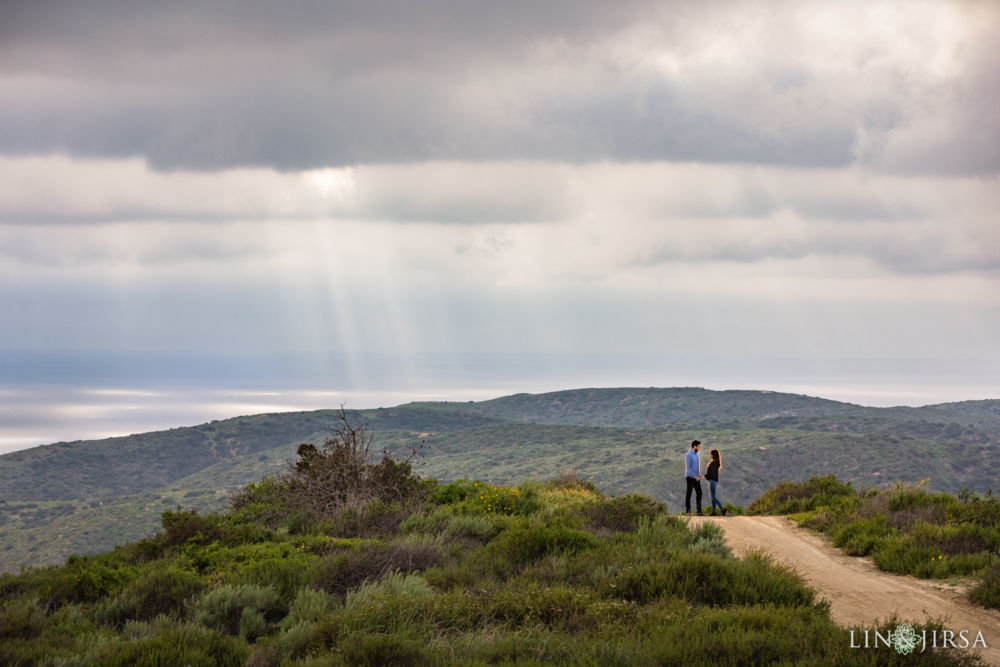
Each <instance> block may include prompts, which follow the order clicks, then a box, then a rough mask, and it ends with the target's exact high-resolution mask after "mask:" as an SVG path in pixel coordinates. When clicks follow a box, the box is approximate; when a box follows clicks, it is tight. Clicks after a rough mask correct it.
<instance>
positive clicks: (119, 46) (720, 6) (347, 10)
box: [0, 0, 1000, 172]
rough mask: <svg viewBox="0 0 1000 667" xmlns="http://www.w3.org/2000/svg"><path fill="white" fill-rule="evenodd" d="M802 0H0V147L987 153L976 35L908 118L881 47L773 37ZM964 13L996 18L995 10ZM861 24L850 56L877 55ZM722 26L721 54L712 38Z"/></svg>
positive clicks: (216, 157) (850, 156) (402, 156)
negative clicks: (945, 98) (925, 108)
mask: <svg viewBox="0 0 1000 667" xmlns="http://www.w3.org/2000/svg"><path fill="white" fill-rule="evenodd" d="M802 6H803V5H802V4H801V3H789V4H787V5H785V4H783V3H778V4H770V5H764V6H751V7H748V6H747V5H744V4H742V3H728V2H715V3H707V4H703V5H698V6H693V5H691V4H689V3H651V2H616V3H608V2H597V1H583V2H577V1H574V2H568V1H563V2H545V3H534V2H505V3H497V2H451V1H439V2H430V3H419V4H417V3H411V2H372V3H336V2H318V1H314V2H295V3H264V2H172V3H135V2H115V1H111V0H103V1H101V0H98V1H96V2H87V3H81V2H70V1H67V2H45V1H44V0H43V1H40V2H17V3H13V6H11V4H10V3H8V5H7V6H6V7H5V8H4V10H3V16H2V20H0V62H3V63H4V69H3V72H2V74H0V97H2V98H3V99H4V100H5V103H4V104H3V105H2V106H0V152H5V153H8V154H27V153H45V152H66V153H70V154H75V155H85V156H114V157H123V156H139V157H143V158H145V159H147V160H148V161H149V162H150V164H152V165H154V166H155V167H157V168H167V169H172V168H194V169H219V168H226V167H232V166H245V165H260V166H274V167H277V168H280V169H299V168H309V167H317V166H335V165H350V164H361V163H369V164H370V163H379V162H411V161H421V160H442V159H443V160H504V159H531V160H555V161H597V160H605V159H609V160H619V161H629V160H639V161H648V160H694V161H710V162H749V163H769V164H787V165H802V166H816V165H828V166H837V165H845V164H849V163H851V162H852V160H856V159H861V160H863V161H867V162H870V163H872V164H876V165H880V164H884V165H887V166H888V167H891V168H892V169H894V170H903V171H905V170H907V169H912V170H916V171H921V170H931V171H934V170H944V171H957V172H961V171H970V170H971V171H991V170H995V169H996V168H997V167H998V166H1000V157H998V155H997V153H996V152H995V151H986V150H985V149H981V148H980V149H977V150H971V151H970V150H969V149H970V148H974V147H977V146H980V147H981V146H983V145H987V146H988V145H995V142H994V143H993V144H990V141H991V140H993V139H995V138H998V137H1000V132H998V130H997V127H996V122H995V119H994V120H991V118H993V116H992V115H990V114H980V115H979V118H981V119H982V124H981V125H980V126H979V127H977V128H975V129H974V131H973V130H970V129H969V128H967V127H965V125H964V123H965V122H966V121H967V117H968V116H970V115H973V114H975V113H976V112H977V110H978V111H988V110H989V109H990V108H991V107H990V105H993V104H994V101H995V99H996V98H995V88H996V86H995V85H993V86H992V87H989V88H987V89H986V90H985V91H984V87H985V84H986V83H989V82H990V81H991V80H992V77H990V76H989V72H990V71H995V70H994V69H992V68H991V67H988V66H982V63H983V62H984V61H985V62H992V61H991V60H990V58H989V57H988V55H984V54H988V53H989V51H981V52H980V50H981V48H982V47H981V45H980V43H979V41H977V40H976V39H975V37H976V36H975V35H973V38H972V39H971V40H970V43H969V44H967V45H966V47H965V51H964V53H966V54H967V57H969V58H976V59H977V60H976V61H975V62H976V63H978V64H979V65H980V67H979V68H978V69H974V68H973V69H970V70H969V72H968V74H967V75H966V74H960V75H956V76H957V77H958V78H957V79H956V82H955V83H954V85H953V86H952V87H951V88H950V90H951V91H952V93H953V95H954V99H955V105H953V106H954V109H962V112H961V114H956V113H954V109H953V106H947V107H946V108H943V109H940V110H936V111H935V110H932V118H931V119H930V121H933V122H932V123H931V125H933V127H932V128H930V129H931V130H932V131H930V132H927V131H922V127H923V126H922V124H921V123H922V121H924V120H926V119H922V118H914V117H912V115H913V114H912V109H913V108H916V106H918V105H914V104H912V102H913V100H910V99H907V95H906V94H901V93H907V92H908V91H909V92H912V91H911V89H912V90H923V88H926V87H927V84H926V82H923V81H920V80H916V81H910V80H908V79H906V78H905V77H903V76H899V77H896V78H895V79H893V77H892V75H894V74H896V73H899V74H901V75H902V74H904V73H905V74H906V75H907V76H911V77H912V76H913V75H912V72H910V71H909V70H908V63H899V64H898V66H897V65H896V64H894V63H892V62H889V64H888V65H885V66H884V69H885V70H886V71H887V72H888V75H886V77H883V78H882V79H876V80H874V81H872V82H870V83H868V82H866V81H863V80H861V78H863V77H862V75H867V74H870V72H869V71H868V70H864V71H862V70H861V69H859V70H858V72H856V73H855V72H850V71H848V72H846V73H843V72H836V71H835V70H830V71H826V70H824V71H819V69H818V68H820V67H821V66H822V63H821V64H820V65H819V66H818V65H816V63H809V62H801V63H800V62H798V61H799V60H802V58H801V55H802V54H799V53H787V52H786V51H785V49H786V48H790V49H796V48H803V47H802V45H798V46H796V45H795V43H794V41H793V42H792V45H791V46H790V47H782V46H781V45H780V44H778V41H777V39H776V38H777V37H779V36H786V35H790V36H791V37H795V35H796V34H797V33H796V31H797V30H799V28H800V26H799V24H798V23H796V21H797V20H798V18H801V17H800V14H799V13H798V12H796V11H793V10H795V9H796V8H799V7H802ZM823 6H824V5H823V3H819V4H817V5H816V7H818V8H822V7H823ZM783 7H784V8H786V9H788V11H785V12H780V11H778V10H780V9H781V8H783ZM782 13H784V14H786V15H787V16H788V17H791V18H786V19H784V20H783V21H779V20H778V19H777V18H776V17H777V16H779V15H780V14H782ZM980 13H981V14H983V15H984V16H985V20H986V25H990V24H991V23H992V24H995V22H996V21H995V12H991V11H985V10H980ZM799 32H801V31H799ZM977 34H978V33H977ZM800 37H801V36H800ZM807 37H808V36H807ZM853 37H854V36H852V38H853ZM877 38H878V36H877V35H875V36H874V37H871V39H872V44H871V45H867V44H864V45H863V46H864V47H865V48H868V47H869V46H870V47H871V48H870V49H868V51H865V53H864V54H859V58H860V56H861V55H864V56H865V57H866V58H868V59H869V60H872V61H874V62H876V63H878V62H880V61H879V57H881V55H882V54H880V53H879V52H878V49H879V48H880V44H879V43H878V40H877ZM803 39H805V38H803ZM980 41H982V40H980ZM706 45H707V46H706ZM719 45H721V46H722V47H727V46H730V47H731V48H733V49H735V50H736V53H735V55H731V56H730V55H725V57H721V56H719V55H718V53H717V51H718V48H717V47H718V46H719ZM808 47H809V45H808V44H806V45H805V47H804V48H808ZM699 49H700V50H699ZM660 50H663V51H664V53H665V54H666V55H665V56H664V58H665V60H664V63H666V64H662V63H660V61H659V60H658V59H660V56H661V55H663V54H660V53H659V51H660ZM869 51H870V52H869ZM705 54H707V56H706V55H705ZM968 54H971V55H968ZM977 54H978V55H977ZM706 58H708V62H706ZM713 58H714V59H715V60H712V59H713ZM720 58H721V59H720ZM814 60H817V61H819V60H821V59H820V58H816V59H814ZM716 61H717V62H716ZM744 61H746V62H745V63H744ZM890 61H891V59H890ZM859 62H860V61H859ZM865 62H867V61H865ZM858 67H861V65H858ZM865 67H867V65H865ZM879 67H883V66H882V65H879ZM831 71H834V74H831V73H830V72H831ZM855 74H857V76H855ZM884 80H890V81H895V82H896V83H895V84H893V85H895V86H899V87H902V88H903V89H905V90H897V89H893V88H886V86H885V85H884ZM859 99H861V100H862V102H860V103H859V102H857V100H859ZM984 105H985V106H984ZM907 110H909V111H907ZM966 156H967V157H966Z"/></svg>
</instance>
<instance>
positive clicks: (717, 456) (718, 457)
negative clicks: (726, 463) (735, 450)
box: [709, 449, 722, 468]
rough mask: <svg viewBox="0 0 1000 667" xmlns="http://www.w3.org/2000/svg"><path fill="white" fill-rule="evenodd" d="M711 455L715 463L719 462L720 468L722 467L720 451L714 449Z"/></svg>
mask: <svg viewBox="0 0 1000 667" xmlns="http://www.w3.org/2000/svg"><path fill="white" fill-rule="evenodd" d="M709 454H710V455H711V456H712V460H713V461H718V462H719V467H720V468H721V467H722V454H720V453H719V450H718V449H713V450H712V451H711V452H709Z"/></svg>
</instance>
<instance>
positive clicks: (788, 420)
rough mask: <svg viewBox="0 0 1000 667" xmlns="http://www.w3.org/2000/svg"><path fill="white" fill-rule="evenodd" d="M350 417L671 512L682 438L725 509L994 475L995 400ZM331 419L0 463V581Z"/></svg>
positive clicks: (454, 467)
mask: <svg viewBox="0 0 1000 667" xmlns="http://www.w3.org/2000/svg"><path fill="white" fill-rule="evenodd" d="M356 416H357V417H359V418H361V419H363V420H366V421H367V422H368V424H369V427H370V429H371V430H372V432H373V434H374V435H375V438H376V447H378V448H383V447H384V448H386V449H389V450H390V451H395V452H401V451H405V450H406V449H408V448H410V447H418V446H419V447H421V454H420V457H419V459H418V461H419V463H418V467H417V470H418V472H420V474H422V475H424V476H428V477H435V478H438V479H441V480H450V479H456V478H461V477H470V478H473V477H474V478H479V479H483V480H485V481H490V482H495V483H503V482H514V481H517V480H520V479H523V478H525V477H534V478H538V479H545V478H549V477H552V476H554V475H556V474H558V473H559V472H560V471H562V470H565V469H567V468H572V469H575V470H576V472H577V474H578V475H579V476H581V477H583V478H587V479H591V480H593V481H594V482H595V483H597V484H598V485H599V486H600V487H601V488H602V489H605V490H607V491H609V492H611V493H625V492H630V491H640V492H645V493H649V494H651V495H653V496H654V497H656V498H658V499H659V500H662V501H665V502H667V503H668V504H669V505H670V506H671V507H673V508H677V507H678V506H679V504H680V503H681V502H682V498H681V494H682V491H683V487H682V485H681V484H680V483H679V481H680V474H681V473H680V471H681V458H682V456H683V454H684V453H685V451H686V448H687V443H689V442H690V440H692V439H693V438H698V439H699V440H702V441H703V442H705V444H706V446H707V448H712V447H715V448H718V449H720V450H721V451H722V452H723V457H724V458H723V461H724V470H723V475H722V480H723V484H722V485H721V486H720V494H721V496H722V499H723V500H724V501H730V502H734V503H736V504H745V503H747V502H748V501H749V500H750V499H752V498H754V497H756V496H757V495H759V494H760V493H761V492H763V491H764V490H765V489H767V488H770V487H771V486H773V484H774V483H775V482H776V481H779V480H785V479H787V480H804V479H806V478H808V477H810V476H812V475H817V474H826V473H829V472H836V474H837V475H838V476H839V477H840V478H841V479H845V480H849V481H852V482H854V483H855V484H856V485H859V486H876V485H879V484H880V483H882V481H883V480H888V479H891V480H901V481H908V480H909V481H917V480H920V479H923V478H926V477H930V478H931V482H930V487H931V488H934V489H937V490H941V491H952V492H954V491H958V490H960V489H962V488H964V487H969V488H970V489H973V490H977V491H980V492H983V491H985V490H986V488H987V487H988V486H989V484H990V483H991V482H992V480H995V479H998V478H1000V474H998V473H1000V464H998V463H996V459H997V457H996V452H997V446H998V444H1000V401H968V402H963V403H950V404H941V405H932V406H925V407H921V408H869V407H864V406H859V405H853V404H849V403H841V402H837V401H830V400H826V399H820V398H813V397H809V396H802V395H796V394H785V393H776V392H767V391H746V390H740V391H710V390H706V389H699V388H675V389H658V388H622V389H578V390H570V391H562V392H553V393H547V394H536V395H532V394H516V395H513V396H506V397H503V398H498V399H493V400H489V401H482V402H476V403H457V402H442V403H411V404H406V405H401V406H397V407H394V408H380V409H377V410H363V411H360V412H357V413H356ZM334 418H335V411H333V410H318V411H311V412H299V413H278V414H267V415H256V416H250V417H238V418H234V419H227V420H221V421H215V422H212V423H209V424H202V425H199V426H193V427H185V428H175V429H170V430H168V431H160V432H154V433H144V434H138V435H131V436H127V437H121V438H109V439H105V440H97V441H79V442H71V443H57V444H54V445H46V446H42V447H35V448H32V449H28V450H24V451H19V452H14V453H11V454H7V455H4V456H0V569H4V570H13V569H17V568H18V567H19V566H20V565H23V564H26V563H55V562H60V561H62V560H63V559H65V557H66V556H68V555H69V554H71V553H79V552H85V553H94V552H98V551H102V550H106V549H108V548H110V547H111V546H113V545H114V544H116V543H122V542H126V541H129V540H134V539H138V538H141V537H143V536H145V535H147V534H150V533H151V532H153V531H154V530H155V528H156V527H157V525H158V523H159V514H160V513H161V512H162V511H163V510H165V509H171V508H174V507H176V506H178V505H182V506H184V507H194V508H196V509H198V510H200V511H206V510H211V509H216V508H219V507H221V506H222V505H224V503H225V501H226V498H227V496H228V493H229V492H230V491H231V490H232V489H234V488H236V487H238V486H241V485H243V484H245V483H247V482H249V481H253V480H256V479H259V478H260V477H262V476H263V475H266V474H271V473H273V472H275V471H276V470H279V469H280V468H281V467H282V465H283V464H284V462H285V461H286V460H288V459H290V458H291V457H292V456H293V455H294V452H295V448H296V446H297V445H298V443H301V442H316V443H319V442H322V440H323V439H324V437H325V435H326V433H328V430H329V428H330V427H331V426H332V424H333V422H334ZM704 459H707V456H706V457H704Z"/></svg>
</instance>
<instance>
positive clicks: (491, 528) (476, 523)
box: [444, 514, 500, 543]
mask: <svg viewBox="0 0 1000 667" xmlns="http://www.w3.org/2000/svg"><path fill="white" fill-rule="evenodd" d="M499 530H500V527H499V526H498V525H497V524H496V523H495V522H494V521H492V520H491V519H490V518H489V517H485V516H476V515H474V514H460V515H458V516H454V517H452V519H451V521H449V522H448V526H447V528H446V529H445V531H444V535H445V537H447V538H449V539H462V538H470V539H473V540H477V541H480V542H484V543H485V542H488V541H489V540H490V539H491V538H493V537H494V536H495V535H496V534H497V532H499Z"/></svg>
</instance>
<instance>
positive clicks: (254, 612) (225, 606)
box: [195, 585, 281, 636]
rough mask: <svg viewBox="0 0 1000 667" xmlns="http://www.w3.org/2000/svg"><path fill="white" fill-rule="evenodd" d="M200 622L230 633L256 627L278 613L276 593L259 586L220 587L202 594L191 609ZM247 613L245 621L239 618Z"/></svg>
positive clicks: (273, 617) (278, 606) (278, 615)
mask: <svg viewBox="0 0 1000 667" xmlns="http://www.w3.org/2000/svg"><path fill="white" fill-rule="evenodd" d="M195 612H196V619H197V621H198V623H199V624H200V625H203V626H205V627H207V628H212V629H215V630H219V631H221V632H225V633H228V634H230V635H234V636H235V635H239V634H240V633H241V631H242V630H245V629H256V628H258V627H259V624H260V621H259V620H258V619H257V617H260V619H262V620H264V621H265V622H266V621H267V620H271V621H274V620H277V619H278V618H280V616H281V606H280V603H279V599H278V594H277V593H276V592H275V591H274V590H273V589H271V588H263V587H260V586H250V585H244V586H228V585H227V586H220V587H219V588H216V589H213V590H211V591H209V592H207V593H205V594H204V595H203V596H202V597H201V599H200V600H199V601H198V604H197V606H196V608H195ZM244 616H247V617H248V620H247V621H245V622H244V621H243V617H244Z"/></svg>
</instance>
